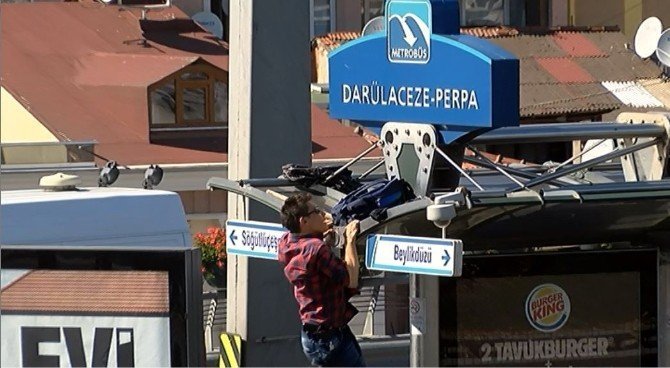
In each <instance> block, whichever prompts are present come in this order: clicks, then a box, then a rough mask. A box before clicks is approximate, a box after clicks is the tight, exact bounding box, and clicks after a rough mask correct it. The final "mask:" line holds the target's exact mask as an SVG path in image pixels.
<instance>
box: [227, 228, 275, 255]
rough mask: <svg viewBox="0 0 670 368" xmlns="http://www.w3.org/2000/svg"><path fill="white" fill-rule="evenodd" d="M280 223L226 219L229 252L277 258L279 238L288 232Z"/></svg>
mask: <svg viewBox="0 0 670 368" xmlns="http://www.w3.org/2000/svg"><path fill="white" fill-rule="evenodd" d="M286 231H287V230H286V229H285V228H284V227H282V226H281V225H279V224H273V223H268V222H258V221H237V220H228V221H226V232H227V236H228V241H227V242H226V251H227V252H228V254H235V255H240V256H248V257H256V258H265V259H275V260H276V259H277V245H278V244H279V239H281V237H282V236H283V235H284V234H285V233H286Z"/></svg>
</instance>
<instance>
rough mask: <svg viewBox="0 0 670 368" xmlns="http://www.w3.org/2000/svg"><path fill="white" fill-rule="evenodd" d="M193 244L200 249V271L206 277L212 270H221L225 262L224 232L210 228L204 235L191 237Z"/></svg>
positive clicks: (218, 228)
mask: <svg viewBox="0 0 670 368" xmlns="http://www.w3.org/2000/svg"><path fill="white" fill-rule="evenodd" d="M193 243H194V244H195V246H196V247H198V248H200V252H201V256H202V261H201V267H200V270H201V271H202V273H203V275H205V276H206V277H207V273H212V272H213V270H212V269H213V268H218V269H223V267H224V266H225V264H226V263H225V262H226V232H225V231H224V230H223V229H222V228H220V227H210V228H208V229H207V232H206V233H198V234H195V236H193Z"/></svg>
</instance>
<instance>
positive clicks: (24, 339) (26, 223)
mask: <svg viewBox="0 0 670 368" xmlns="http://www.w3.org/2000/svg"><path fill="white" fill-rule="evenodd" d="M78 183H79V179H78V178H77V177H73V176H69V175H64V174H56V175H54V176H51V177H45V178H43V179H42V180H41V181H40V184H41V186H42V187H43V188H44V189H40V190H17V191H4V192H2V193H1V197H0V203H1V204H0V245H1V251H2V263H1V265H2V272H1V274H2V289H1V294H0V300H1V301H0V312H1V317H0V318H1V323H0V325H1V335H2V341H1V346H0V348H1V350H0V351H1V353H0V354H1V364H2V366H4V367H7V366H12V367H17V366H36V365H38V366H45V365H48V366H61V367H64V366H163V367H164V366H191V365H195V366H202V365H204V360H203V359H204V350H203V348H202V347H203V341H202V338H203V334H202V307H201V303H200V302H199V298H200V297H201V295H202V279H201V275H200V271H199V264H200V254H199V250H197V249H193V248H192V246H191V235H190V233H189V229H188V225H187V222H186V216H185V214H184V209H183V207H182V204H181V201H180V198H179V196H178V195H177V194H176V193H172V192H167V191H159V190H142V189H125V188H77V187H76V185H77V184H78Z"/></svg>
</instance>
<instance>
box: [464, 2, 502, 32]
mask: <svg viewBox="0 0 670 368" xmlns="http://www.w3.org/2000/svg"><path fill="white" fill-rule="evenodd" d="M505 3H506V2H505V1H504V0H461V4H460V5H461V25H464V26H498V25H502V24H505V20H506V19H505ZM507 3H509V2H507Z"/></svg>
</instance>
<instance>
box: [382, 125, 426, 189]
mask: <svg viewBox="0 0 670 368" xmlns="http://www.w3.org/2000/svg"><path fill="white" fill-rule="evenodd" d="M381 139H382V140H383V141H384V162H385V164H386V175H387V176H388V178H389V179H391V178H392V177H398V178H402V179H404V180H406V181H407V182H408V183H409V184H410V185H411V186H412V187H413V188H414V191H415V193H416V194H417V195H426V193H427V191H428V185H429V183H430V176H431V173H432V171H433V162H434V156H435V147H436V145H437V142H438V141H437V132H436V131H435V128H434V127H433V126H432V125H427V124H408V123H395V122H389V123H386V124H384V126H383V127H382V131H381ZM408 148H412V149H413V153H414V155H415V157H416V159H417V161H418V162H417V161H414V162H415V163H416V168H414V167H413V166H414V165H408V164H407V162H406V161H405V159H406V158H410V159H412V158H413V157H410V156H404V155H407V154H408V153H407V151H405V149H408ZM401 154H403V156H404V157H401Z"/></svg>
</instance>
